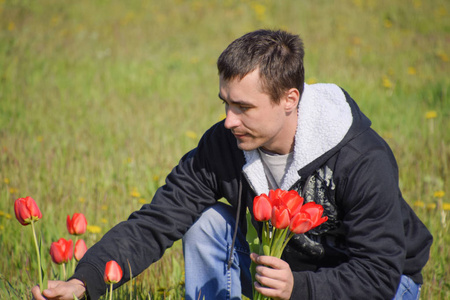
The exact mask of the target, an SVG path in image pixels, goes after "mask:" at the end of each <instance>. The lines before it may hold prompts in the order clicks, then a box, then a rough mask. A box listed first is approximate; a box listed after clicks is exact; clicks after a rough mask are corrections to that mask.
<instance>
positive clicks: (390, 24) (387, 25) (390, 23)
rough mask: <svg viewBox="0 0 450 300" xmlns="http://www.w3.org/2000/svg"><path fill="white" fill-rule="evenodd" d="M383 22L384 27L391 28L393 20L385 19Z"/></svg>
mask: <svg viewBox="0 0 450 300" xmlns="http://www.w3.org/2000/svg"><path fill="white" fill-rule="evenodd" d="M383 24H384V27H386V28H391V27H392V21H391V20H389V19H385V20H384V22H383Z"/></svg>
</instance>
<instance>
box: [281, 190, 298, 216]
mask: <svg viewBox="0 0 450 300" xmlns="http://www.w3.org/2000/svg"><path fill="white" fill-rule="evenodd" d="M282 201H283V203H284V204H285V205H286V206H287V208H288V210H289V216H290V218H292V217H293V216H295V215H296V214H298V213H299V212H300V210H301V208H302V205H303V197H301V196H300V195H299V194H298V193H297V192H296V191H294V190H292V191H289V192H287V193H286V194H284V195H283V198H282Z"/></svg>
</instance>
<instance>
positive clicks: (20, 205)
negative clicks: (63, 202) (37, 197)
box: [14, 197, 42, 226]
mask: <svg viewBox="0 0 450 300" xmlns="http://www.w3.org/2000/svg"><path fill="white" fill-rule="evenodd" d="M14 212H15V213H16V218H17V220H18V221H19V222H20V224H22V225H24V226H26V225H28V224H30V223H31V222H32V221H37V220H39V219H40V218H42V213H41V211H40V210H39V207H38V206H37V204H36V202H35V201H34V200H33V198H31V197H25V198H19V199H17V200H16V201H15V202H14Z"/></svg>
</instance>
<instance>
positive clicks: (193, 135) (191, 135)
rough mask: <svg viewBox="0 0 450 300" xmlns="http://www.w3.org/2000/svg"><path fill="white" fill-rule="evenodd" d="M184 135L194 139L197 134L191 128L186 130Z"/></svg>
mask: <svg viewBox="0 0 450 300" xmlns="http://www.w3.org/2000/svg"><path fill="white" fill-rule="evenodd" d="M186 136H187V137H188V138H190V139H193V140H195V139H196V138H197V134H196V133H195V132H194V131H192V130H188V131H186Z"/></svg>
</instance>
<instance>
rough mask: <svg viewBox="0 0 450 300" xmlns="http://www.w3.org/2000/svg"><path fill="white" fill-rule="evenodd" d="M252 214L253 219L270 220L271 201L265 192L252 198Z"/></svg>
mask: <svg viewBox="0 0 450 300" xmlns="http://www.w3.org/2000/svg"><path fill="white" fill-rule="evenodd" d="M253 215H254V216H255V220H256V221H259V222H264V221H268V220H270V217H271V216H272V203H271V201H270V198H269V197H267V195H266V194H262V195H260V196H257V197H255V199H254V200H253Z"/></svg>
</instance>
